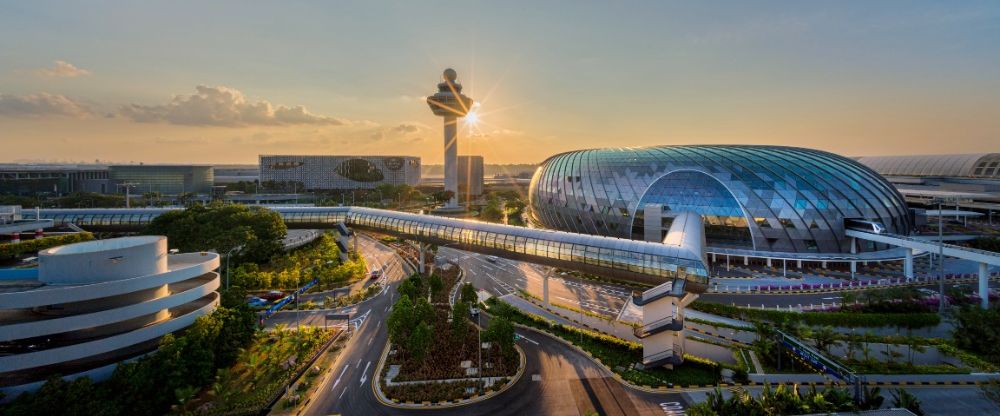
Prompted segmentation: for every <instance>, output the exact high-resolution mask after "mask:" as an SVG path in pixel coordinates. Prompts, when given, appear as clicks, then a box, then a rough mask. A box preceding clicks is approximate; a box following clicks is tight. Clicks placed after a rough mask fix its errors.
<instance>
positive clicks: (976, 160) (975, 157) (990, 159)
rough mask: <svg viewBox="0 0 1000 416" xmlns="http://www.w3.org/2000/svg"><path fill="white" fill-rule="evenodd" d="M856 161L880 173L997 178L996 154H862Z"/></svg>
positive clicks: (998, 157) (998, 163) (998, 159)
mask: <svg viewBox="0 0 1000 416" xmlns="http://www.w3.org/2000/svg"><path fill="white" fill-rule="evenodd" d="M857 160H858V162H861V163H862V164H864V165H865V166H868V167H869V168H871V169H872V170H874V171H875V172H878V173H879V174H881V175H884V176H946V177H963V178H1000V153H976V154H965V155H913V156H864V157H859V158H858V159H857Z"/></svg>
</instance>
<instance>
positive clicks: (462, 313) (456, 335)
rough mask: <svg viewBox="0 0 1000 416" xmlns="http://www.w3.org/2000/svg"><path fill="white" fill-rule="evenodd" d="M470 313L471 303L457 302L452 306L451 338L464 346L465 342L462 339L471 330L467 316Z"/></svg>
mask: <svg viewBox="0 0 1000 416" xmlns="http://www.w3.org/2000/svg"><path fill="white" fill-rule="evenodd" d="M468 313H469V304H468V303H465V302H455V306H453V307H452V308H451V339H452V341H455V342H456V343H457V344H458V345H462V346H463V347H464V343H462V342H461V341H462V340H463V339H464V338H465V334H467V333H468V332H469V323H468V321H467V318H466V316H467V314H468Z"/></svg>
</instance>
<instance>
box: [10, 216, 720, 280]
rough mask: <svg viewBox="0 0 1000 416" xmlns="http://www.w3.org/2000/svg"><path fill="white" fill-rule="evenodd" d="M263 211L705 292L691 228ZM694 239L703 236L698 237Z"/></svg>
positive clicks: (132, 221)
mask: <svg viewBox="0 0 1000 416" xmlns="http://www.w3.org/2000/svg"><path fill="white" fill-rule="evenodd" d="M177 209H180V208H131V209H129V208H107V209H42V210H39V211H38V215H39V216H40V217H41V218H42V219H51V220H52V221H53V223H54V225H56V226H59V225H68V224H75V225H76V226H78V227H81V228H83V229H85V230H88V231H121V232H127V231H140V230H142V228H144V227H145V226H147V225H148V224H149V223H150V222H151V221H152V220H153V218H155V217H157V216H159V215H161V214H163V213H165V212H169V211H172V210H177ZM268 209H271V210H273V211H275V212H277V213H278V214H280V215H281V217H282V218H283V219H284V221H285V224H286V225H287V226H288V227H289V228H305V229H319V228H337V225H338V224H340V223H343V224H345V225H347V226H348V227H352V228H357V229H367V230H372V231H378V232H381V233H386V234H390V235H395V236H399V237H401V238H404V239H409V240H415V241H419V242H424V243H430V244H437V245H448V246H451V247H455V248H460V249H463V250H468V251H473V252H478V253H484V254H493V255H497V256H502V257H506V258H510V259H516V260H523V261H528V262H532V263H538V264H543V265H548V266H555V267H561V268H565V269H570V270H579V271H582V272H590V273H599V274H602V275H605V276H611V277H617V278H621V279H627V280H633V281H640V282H644V283H647V284H654V285H655V284H660V283H664V282H665V281H668V280H672V279H674V278H678V279H680V280H684V281H685V283H686V288H685V289H686V290H687V291H695V292H700V291H703V290H704V289H705V288H706V287H707V285H708V266H707V263H706V257H705V246H704V244H703V238H702V239H701V240H699V238H701V237H698V238H684V237H685V235H691V233H693V232H694V229H695V228H697V227H692V226H688V227H681V226H679V227H678V229H671V232H670V233H669V234H668V236H667V241H665V243H655V242H645V241H636V240H628V239H621V238H613V237H602V236H594V235H587V234H576V233H569V232H563V231H552V230H544V229H534V228H526V227H518V226H511V225H503V224H493V223H486V222H480V221H473V220H464V219H455V218H448V217H438V216H431V215H421V214H413V213H407V212H399V211H390V210H383V209H375V208H362V207H269V208H268ZM32 214H34V213H29V214H28V215H29V216H30V215H32ZM681 224H683V223H681ZM688 225H691V224H688ZM338 231H339V230H338ZM697 235H698V236H701V235H703V234H702V232H701V231H700V230H698V232H697Z"/></svg>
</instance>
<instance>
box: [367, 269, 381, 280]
mask: <svg viewBox="0 0 1000 416" xmlns="http://www.w3.org/2000/svg"><path fill="white" fill-rule="evenodd" d="M380 277H382V271H381V270H378V269H375V270H372V273H371V275H370V276H368V278H370V279H378V278H380Z"/></svg>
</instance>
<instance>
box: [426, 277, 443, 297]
mask: <svg viewBox="0 0 1000 416" xmlns="http://www.w3.org/2000/svg"><path fill="white" fill-rule="evenodd" d="M429 280H430V286H431V293H437V292H438V291H439V290H441V289H442V288H444V280H441V276H438V275H436V274H432V275H431V277H430V279H429Z"/></svg>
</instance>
